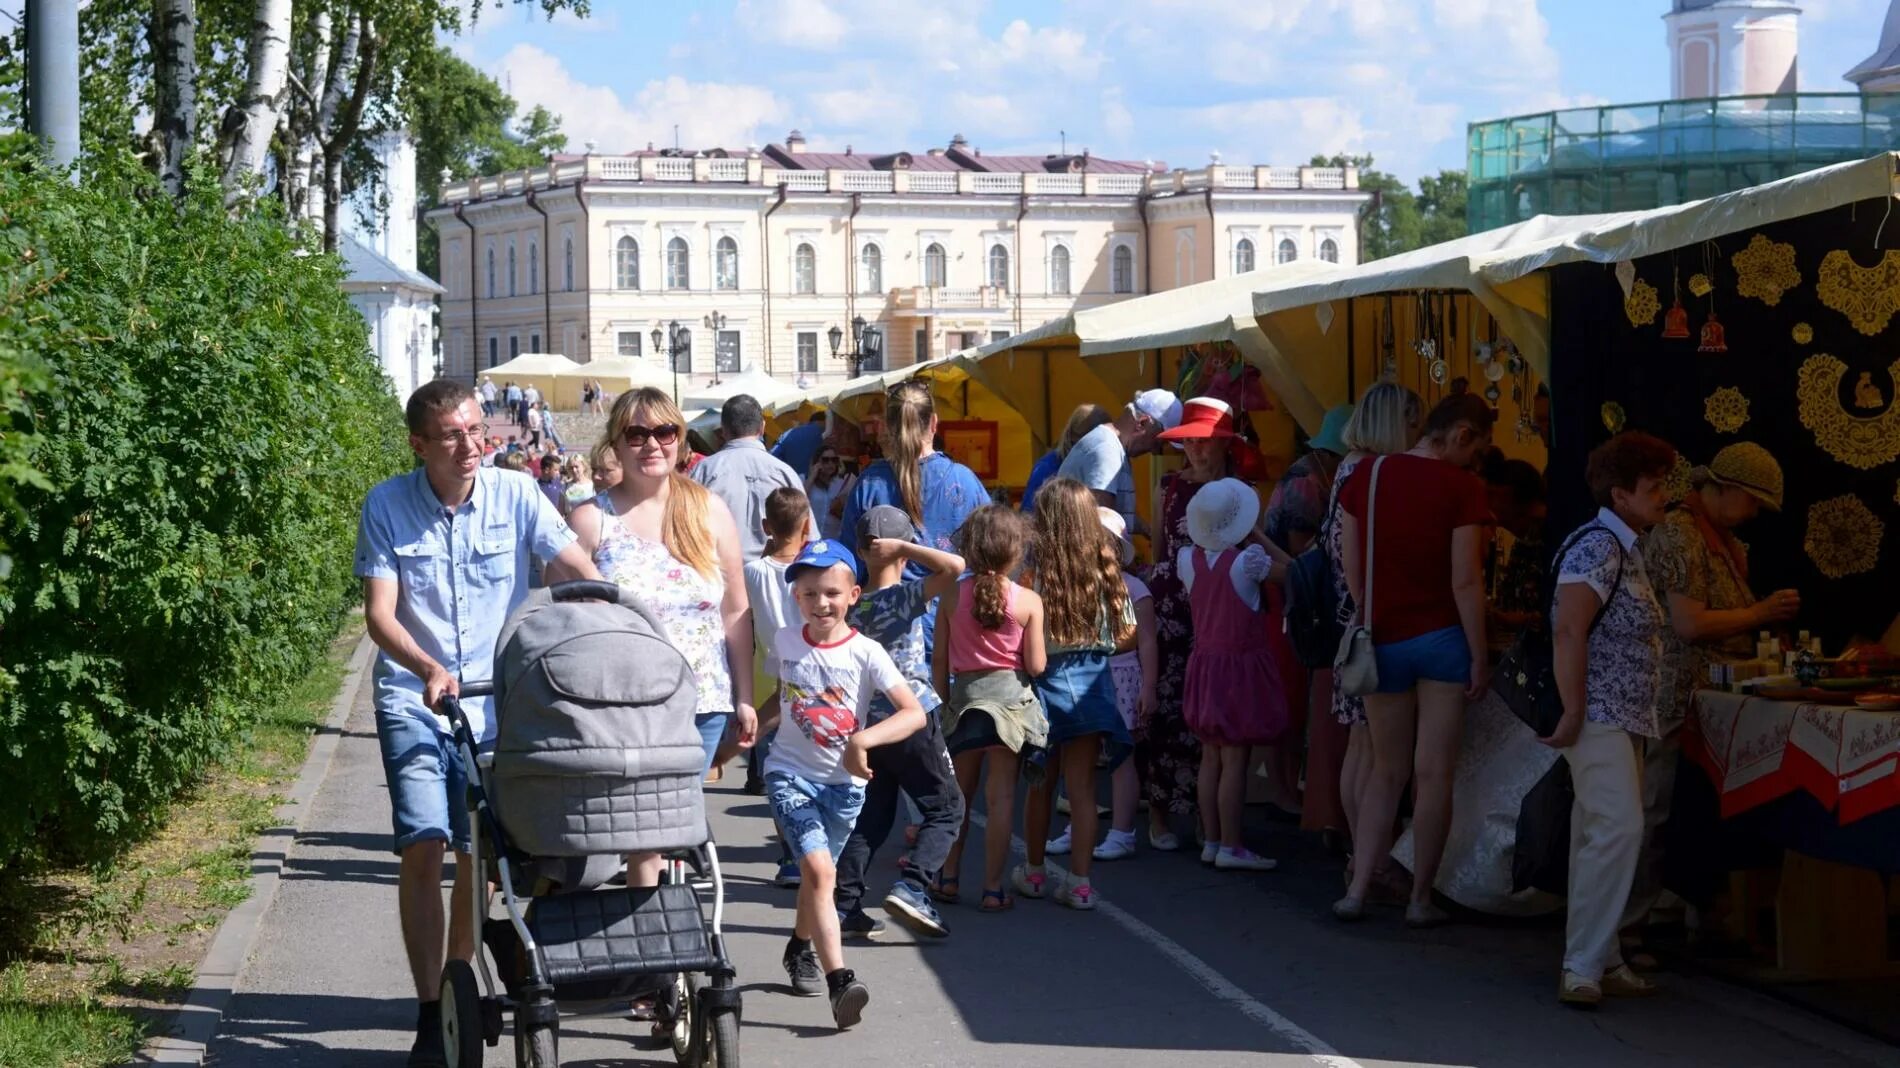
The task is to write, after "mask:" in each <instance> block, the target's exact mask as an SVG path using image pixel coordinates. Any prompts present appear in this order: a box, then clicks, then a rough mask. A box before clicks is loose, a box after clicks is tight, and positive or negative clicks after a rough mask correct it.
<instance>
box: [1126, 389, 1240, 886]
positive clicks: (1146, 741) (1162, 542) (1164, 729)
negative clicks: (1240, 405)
mask: <svg viewBox="0 0 1900 1068" xmlns="http://www.w3.org/2000/svg"><path fill="white" fill-rule="evenodd" d="M1159 437H1160V439H1161V440H1163V441H1169V442H1174V443H1176V444H1178V445H1179V446H1180V447H1181V449H1182V450H1183V452H1185V453H1186V455H1187V466H1186V467H1183V468H1182V469H1180V470H1179V471H1171V472H1169V473H1168V474H1166V475H1163V476H1162V478H1161V498H1160V502H1159V505H1158V506H1157V508H1156V515H1155V523H1154V527H1153V530H1154V561H1155V562H1154V566H1153V567H1152V568H1151V569H1150V570H1149V573H1148V589H1149V591H1150V593H1151V594H1152V596H1153V598H1154V613H1155V629H1156V637H1157V639H1158V644H1159V646H1160V650H1161V671H1160V674H1159V676H1158V678H1157V679H1156V683H1155V710H1154V714H1153V716H1152V718H1150V719H1149V721H1148V722H1147V723H1145V724H1138V725H1137V728H1138V735H1139V737H1138V741H1137V744H1136V747H1135V759H1136V761H1137V765H1138V767H1139V769H1140V772H1141V781H1142V783H1143V785H1144V787H1145V788H1146V790H1147V792H1148V841H1149V842H1150V844H1152V845H1153V846H1154V847H1155V848H1156V849H1160V850H1174V849H1179V848H1181V840H1180V839H1179V838H1177V837H1175V834H1174V831H1173V828H1172V826H1171V823H1172V821H1173V818H1174V817H1176V816H1186V815H1191V814H1192V813H1193V812H1194V811H1195V793H1196V788H1197V783H1198V781H1199V777H1200V771H1201V743H1200V740H1199V739H1197V738H1196V737H1195V736H1194V734H1193V732H1192V731H1189V730H1188V728H1187V721H1186V720H1185V719H1184V718H1183V711H1182V698H1183V696H1184V688H1185V686H1186V680H1187V662H1188V656H1189V655H1190V654H1192V653H1193V651H1194V626H1193V622H1192V620H1191V619H1190V617H1189V607H1188V595H1187V590H1186V588H1185V587H1183V586H1182V584H1181V577H1180V575H1179V574H1178V572H1177V567H1178V565H1177V563H1176V557H1178V556H1179V555H1180V551H1181V547H1182V546H1184V545H1187V544H1189V543H1190V542H1189V538H1188V530H1187V509H1188V502H1189V501H1191V500H1193V499H1194V495H1195V494H1196V493H1198V492H1200V489H1201V487H1202V486H1205V485H1207V484H1209V483H1211V482H1217V481H1219V480H1220V479H1223V478H1226V477H1227V476H1228V474H1229V473H1230V469H1231V455H1232V454H1231V451H1230V450H1231V448H1232V446H1233V444H1234V442H1235V441H1237V440H1238V438H1239V435H1238V434H1237V433H1236V432H1235V430H1234V414H1233V409H1232V408H1230V407H1229V406H1228V405H1227V402H1225V401H1222V400H1218V399H1215V398H1213V397H1195V398H1193V399H1191V400H1188V401H1185V402H1183V404H1182V407H1181V422H1180V425H1178V426H1176V427H1175V428H1174V429H1172V430H1164V431H1162V432H1161V434H1160V435H1159Z"/></svg>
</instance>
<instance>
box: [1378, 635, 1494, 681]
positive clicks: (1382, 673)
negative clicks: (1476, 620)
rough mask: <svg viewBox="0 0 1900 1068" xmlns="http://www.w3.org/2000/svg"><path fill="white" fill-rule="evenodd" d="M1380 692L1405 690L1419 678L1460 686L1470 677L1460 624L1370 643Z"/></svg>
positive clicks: (1468, 651) (1469, 651)
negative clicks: (1376, 664) (1397, 640)
mask: <svg viewBox="0 0 1900 1068" xmlns="http://www.w3.org/2000/svg"><path fill="white" fill-rule="evenodd" d="M1372 653H1373V656H1374V657H1375V658H1376V659H1377V661H1378V664H1379V692H1380V693H1409V692H1410V691H1411V690H1412V689H1413V688H1414V687H1416V686H1417V685H1418V684H1419V683H1421V682H1447V683H1456V684H1458V685H1460V686H1463V685H1465V684H1467V683H1469V682H1470V681H1471V647H1470V646H1469V645H1466V644H1465V631H1464V628H1463V627H1446V628H1445V629H1444V630H1435V631H1432V632H1431V633H1430V634H1421V635H1419V636H1418V637H1416V638H1407V639H1405V640H1404V641H1402V642H1391V643H1389V644H1387V645H1378V646H1374V647H1373V650H1372Z"/></svg>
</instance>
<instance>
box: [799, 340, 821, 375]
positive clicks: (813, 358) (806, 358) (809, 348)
mask: <svg viewBox="0 0 1900 1068" xmlns="http://www.w3.org/2000/svg"><path fill="white" fill-rule="evenodd" d="M817 371H818V331H816V330H800V331H799V332H798V373H799V374H816V373H817Z"/></svg>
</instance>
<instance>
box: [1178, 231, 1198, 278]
mask: <svg viewBox="0 0 1900 1068" xmlns="http://www.w3.org/2000/svg"><path fill="white" fill-rule="evenodd" d="M1194 260H1195V256H1194V231H1192V230H1189V229H1187V228H1185V227H1183V228H1182V229H1179V230H1176V231H1175V232H1174V284H1175V286H1177V287H1179V286H1186V285H1193V284H1194V272H1195V264H1194Z"/></svg>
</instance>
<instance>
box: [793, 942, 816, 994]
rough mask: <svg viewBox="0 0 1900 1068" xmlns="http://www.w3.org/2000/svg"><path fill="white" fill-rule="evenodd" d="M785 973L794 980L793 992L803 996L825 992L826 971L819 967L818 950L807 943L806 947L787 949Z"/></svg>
mask: <svg viewBox="0 0 1900 1068" xmlns="http://www.w3.org/2000/svg"><path fill="white" fill-rule="evenodd" d="M784 964H785V975H786V977H787V978H788V979H790V980H791V981H792V993H794V994H796V995H798V996H799V997H801V998H815V997H823V996H824V993H825V973H824V971H823V970H821V969H820V968H819V967H818V951H817V950H815V949H813V948H812V947H811V946H809V945H807V946H806V947H805V948H804V949H800V950H793V949H791V948H790V947H787V948H786V950H785V961H784Z"/></svg>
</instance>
